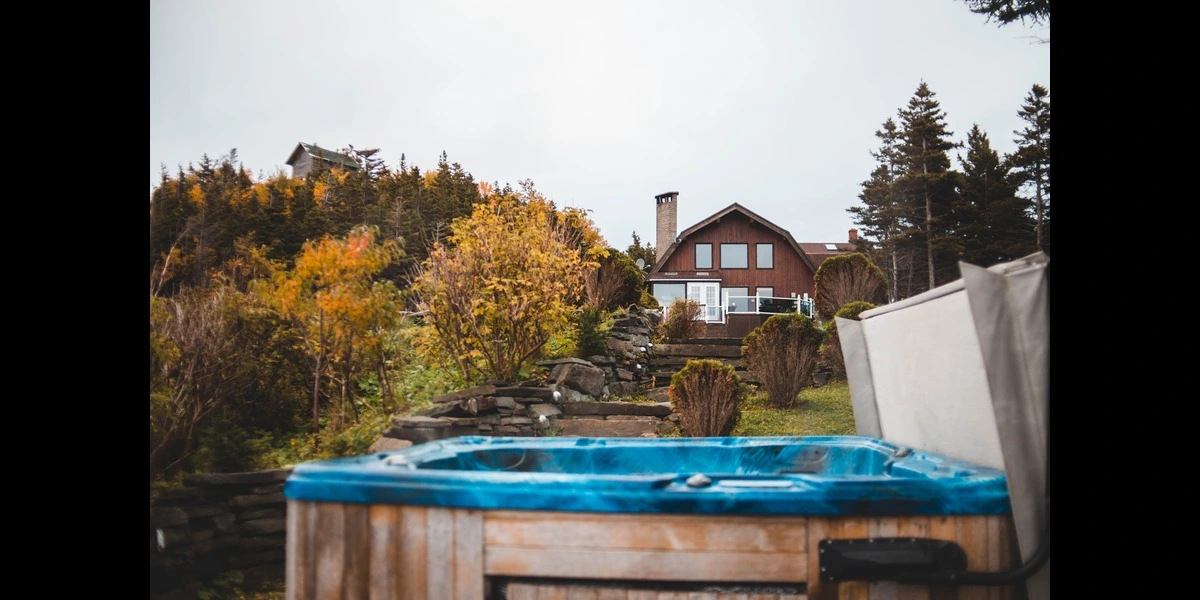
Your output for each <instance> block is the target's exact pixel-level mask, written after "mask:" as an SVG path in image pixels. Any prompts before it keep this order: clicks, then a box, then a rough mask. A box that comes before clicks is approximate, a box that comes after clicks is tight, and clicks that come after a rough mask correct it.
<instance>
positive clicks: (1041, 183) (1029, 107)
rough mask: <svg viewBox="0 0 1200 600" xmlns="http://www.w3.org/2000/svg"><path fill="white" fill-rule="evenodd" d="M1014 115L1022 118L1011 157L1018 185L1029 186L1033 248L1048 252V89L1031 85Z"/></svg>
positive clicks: (1026, 187) (1027, 188)
mask: <svg viewBox="0 0 1200 600" xmlns="http://www.w3.org/2000/svg"><path fill="white" fill-rule="evenodd" d="M1017 115H1018V116H1020V117H1021V120H1022V121H1025V123H1026V125H1025V127H1024V128H1023V129H1018V130H1016V131H1013V133H1015V134H1016V135H1017V137H1016V139H1014V140H1013V141H1014V142H1016V144H1017V150H1016V152H1014V153H1013V155H1012V157H1011V160H1012V164H1013V171H1014V172H1015V173H1016V175H1017V177H1018V178H1019V179H1018V181H1019V182H1020V185H1021V187H1022V188H1024V189H1025V190H1027V191H1029V190H1030V188H1032V192H1033V206H1034V214H1036V215H1037V247H1038V249H1039V250H1042V251H1044V252H1047V253H1048V252H1049V251H1050V92H1049V90H1047V89H1046V88H1044V87H1042V86H1040V85H1038V84H1036V83H1035V84H1033V88H1032V89H1031V90H1030V91H1029V95H1028V96H1025V104H1023V105H1021V108H1020V110H1018V111H1017Z"/></svg>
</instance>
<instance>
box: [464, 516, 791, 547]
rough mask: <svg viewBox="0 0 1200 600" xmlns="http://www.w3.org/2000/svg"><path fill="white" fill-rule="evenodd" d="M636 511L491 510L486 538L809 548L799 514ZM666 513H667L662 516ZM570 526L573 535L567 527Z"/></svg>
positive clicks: (542, 543) (493, 541)
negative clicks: (697, 514)
mask: <svg viewBox="0 0 1200 600" xmlns="http://www.w3.org/2000/svg"><path fill="white" fill-rule="evenodd" d="M629 517H630V515H597V514H580V515H570V514H564V513H539V515H538V516H536V517H531V516H530V515H519V516H514V515H512V514H511V513H504V514H495V515H494V514H488V515H487V518H486V519H484V539H485V541H486V544H487V545H488V546H489V547H490V546H494V545H495V546H507V547H536V548H580V549H588V548H623V549H630V550H682V551H698V552H721V551H729V552H743V553H744V552H768V553H773V552H788V553H796V552H801V553H803V552H805V550H804V548H805V542H806V541H807V534H806V533H805V528H806V524H807V520H806V519H805V518H803V517H795V518H783V517H780V518H757V519H755V518H740V517H715V518H714V517H708V518H701V517H691V516H678V515H661V516H660V518H658V519H654V518H641V517H642V515H638V516H637V517H638V518H629ZM662 517H665V518H662ZM564 530H569V531H570V532H571V535H569V536H564V535H563V534H562V532H563V531H564Z"/></svg>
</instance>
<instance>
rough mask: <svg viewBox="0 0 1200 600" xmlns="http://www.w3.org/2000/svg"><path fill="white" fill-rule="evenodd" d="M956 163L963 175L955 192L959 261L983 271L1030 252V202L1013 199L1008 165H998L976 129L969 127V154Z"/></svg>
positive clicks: (1032, 243) (960, 157)
mask: <svg viewBox="0 0 1200 600" xmlns="http://www.w3.org/2000/svg"><path fill="white" fill-rule="evenodd" d="M958 161H959V163H960V164H962V172H963V177H962V185H961V187H960V188H959V195H960V197H961V200H962V203H961V206H960V211H961V212H960V218H959V220H960V222H961V223H962V226H961V227H960V230H959V234H960V236H961V239H962V243H963V248H964V251H963V259H964V260H966V261H967V262H969V263H971V264H975V265H980V266H984V267H987V266H991V265H993V264H996V263H998V262H1004V261H1008V260H1013V259H1016V258H1020V257H1022V256H1025V255H1026V254H1028V253H1029V252H1031V251H1033V249H1034V247H1035V243H1034V225H1033V221H1032V220H1031V219H1030V218H1029V214H1028V210H1027V209H1028V206H1029V203H1028V202H1027V201H1026V200H1024V199H1022V198H1018V197H1017V195H1016V191H1017V189H1016V188H1017V186H1016V184H1015V179H1014V178H1013V177H1012V176H1011V175H1010V172H1009V166H1008V164H1007V163H1006V162H1005V161H1001V160H1000V156H999V154H997V152H996V151H995V150H993V149H992V145H991V141H990V140H989V139H988V136H987V134H986V133H984V132H983V131H982V130H981V129H979V125H975V126H973V127H971V131H970V132H969V133H968V134H967V154H966V156H962V155H959V157H958Z"/></svg>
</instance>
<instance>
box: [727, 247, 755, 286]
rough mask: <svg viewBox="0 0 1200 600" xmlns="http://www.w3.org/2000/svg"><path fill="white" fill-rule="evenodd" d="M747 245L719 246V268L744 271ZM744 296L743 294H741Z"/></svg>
mask: <svg viewBox="0 0 1200 600" xmlns="http://www.w3.org/2000/svg"><path fill="white" fill-rule="evenodd" d="M748 252H749V246H748V244H721V268H722V269H745V268H747V265H748V264H749V263H748V261H747V259H746V256H747V253H748ZM743 295H744V294H743Z"/></svg>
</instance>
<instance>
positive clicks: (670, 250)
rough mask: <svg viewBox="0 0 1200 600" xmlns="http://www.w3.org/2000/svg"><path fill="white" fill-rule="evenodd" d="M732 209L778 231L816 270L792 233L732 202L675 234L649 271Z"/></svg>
mask: <svg viewBox="0 0 1200 600" xmlns="http://www.w3.org/2000/svg"><path fill="white" fill-rule="evenodd" d="M734 211H737V212H740V213H742V214H743V215H745V216H746V217H747V218H749V219H750V220H751V221H753V222H756V223H758V224H760V225H762V226H764V227H766V228H767V229H770V230H771V231H774V232H775V233H778V234H779V235H781V236H783V239H785V240H787V242H788V243H789V244H791V246H792V249H793V250H795V251H796V254H799V255H800V259H801V260H803V261H804V264H806V265H808V268H809V269H811V270H812V272H814V273H816V272H817V266H816V265H815V264H813V260H812V258H810V257H809V256H808V253H807V252H805V251H804V249H803V248H801V247H800V244H798V243H796V239H795V238H793V237H792V234H790V233H788V231H787V230H786V229H784V228H782V227H780V226H778V225H776V224H774V223H772V222H770V221H768V220H766V219H764V218H762V217H760V216H759V215H758V214H756V213H755V212H754V211H752V210H750V209H748V208H746V207H745V206H742V205H741V204H738V203H737V202H734V203H733V204H730V205H729V206H726V207H725V208H723V209H721V210H719V211H717V212H716V213H715V214H713V215H712V216H711V217H709V218H707V219H704V220H703V221H700V222H699V223H696V224H695V225H692V226H691V227H688V228H687V229H685V230H683V233H680V234H679V235H677V236H675V241H674V242H673V243H672V244H671V245H670V247H668V248H667V251H666V252H664V253H663V255H662V257H660V258H659V259H658V261H657V262H655V263H654V269H652V270H651V271H650V272H651V273H657V272H658V270H659V269H661V268H662V266H663V265H665V264H666V263H667V259H668V258H670V257H671V255H672V254H674V253H675V249H676V248H678V247H679V246H681V245H682V244H683V241H684V240H686V239H687V237H688V236H689V235H692V234H693V233H696V232H697V231H700V230H701V229H704V228H705V227H708V226H709V225H712V224H713V223H716V222H717V221H719V220H721V218H722V217H724V216H725V215H728V214H729V213H732V212H734Z"/></svg>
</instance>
